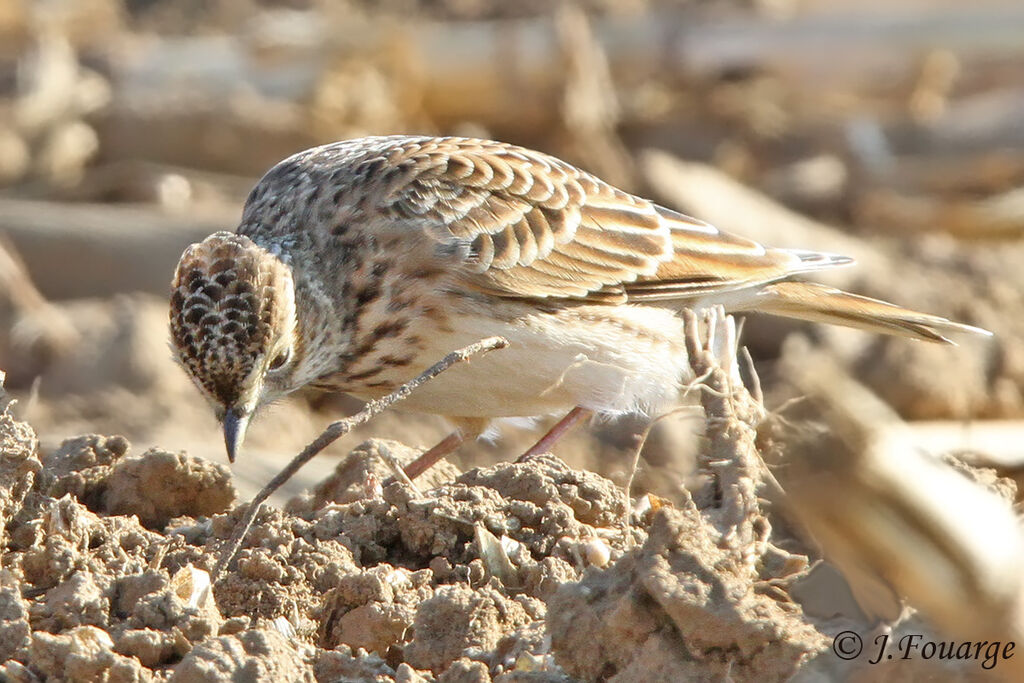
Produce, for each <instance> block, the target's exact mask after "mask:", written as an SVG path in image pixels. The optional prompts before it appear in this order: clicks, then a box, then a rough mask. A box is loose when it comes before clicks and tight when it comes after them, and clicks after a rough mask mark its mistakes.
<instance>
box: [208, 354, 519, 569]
mask: <svg viewBox="0 0 1024 683" xmlns="http://www.w3.org/2000/svg"><path fill="white" fill-rule="evenodd" d="M506 346H508V342H507V341H506V340H505V339H503V338H502V337H488V338H487V339H482V340H480V341H478V342H476V343H475V344H470V345H469V346H466V347H464V348H461V349H459V350H458V351H452V352H451V353H449V354H448V355H447V356H445V357H444V358H442V359H441V360H439V361H438V362H436V363H434V364H433V365H431V366H430V367H429V368H427V369H426V370H424V371H423V372H422V373H421V374H420V375H419V376H418V377H416V378H414V379H412V380H409V381H408V382H406V383H405V384H403V385H402V386H400V387H398V389H396V390H395V391H393V392H391V393H390V394H388V395H387V396H384V397H382V398H378V399H376V400H374V401H370V402H369V403H367V404H366V407H365V408H363V409H362V410H361V411H359V412H358V413H356V414H355V415H352V416H350V417H346V418H344V419H342V420H338V421H336V422H332V423H331V424H329V425H327V428H326V429H324V431H323V432H322V433H321V434H320V436H318V437H317V438H316V439H314V440H313V441H312V442H311V443H310V444H309V445H308V446H306V448H304V449H303V451H302V452H301V453H299V454H298V455H297V456H295V458H293V459H292V461H291V462H290V463H288V466H287V467H285V468H284V469H283V470H281V471H280V472H279V473H278V474H277V476H275V477H274V478H273V479H271V480H270V482H269V483H268V484H267V485H266V486H264V487H263V489H262V490H261V491H260V492H259V493H257V494H256V496H255V497H254V498H253V499H252V502H251V503H250V504H249V509H248V510H247V511H246V513H245V516H244V517H242V519H241V520H239V522H238V525H237V526H236V527H235V531H234V533H233V534H231V538H230V539H229V540H228V543H227V545H226V546H225V547H224V549H223V550H222V551H221V556H220V559H219V560H218V561H217V565H216V566H215V567H214V569H213V582H214V583H216V582H217V581H218V580H219V579H220V578H221V576H222V574H223V573H224V571H225V570H226V569H227V568H228V565H230V564H231V561H232V560H233V559H234V558H235V555H236V554H237V553H238V550H239V548H241V546H242V540H243V539H244V538H245V534H246V533H247V532H248V531H249V527H251V526H252V523H253V521H254V520H255V519H256V516H257V515H258V514H259V512H260V509H261V508H262V507H263V503H264V502H265V501H266V500H267V498H269V497H270V496H271V495H272V494H273V493H274V491H276V490H277V489H278V488H280V487H281V486H282V485H283V484H284V483H285V482H286V481H288V480H289V479H291V477H292V476H293V475H294V474H295V473H296V472H298V471H299V469H300V468H301V467H302V466H303V465H305V464H306V463H307V462H309V461H310V460H312V459H313V457H314V456H315V455H316V454H317V453H319V452H320V451H322V450H323V449H325V448H327V446H329V445H330V444H331V443H332V442H334V441H335V440H337V439H339V438H340V437H342V436H344V435H345V434H348V433H349V432H350V431H352V430H353V429H354V428H355V427H358V426H359V425H361V424H363V423H364V422H366V421H368V420H369V419H370V418H372V417H374V416H376V415H377V414H379V413H381V412H383V411H384V410H385V409H387V408H389V407H390V406H391V405H393V404H394V403H397V402H398V401H401V400H402V399H404V398H406V397H407V396H408V395H409V394H411V393H412V392H413V391H414V390H416V389H417V388H418V387H420V386H421V385H423V384H425V383H427V382H429V381H430V380H432V379H434V378H435V377H437V376H438V375H440V374H441V373H442V372H444V371H445V370H447V369H448V368H450V367H451V366H453V365H455V364H456V363H461V362H462V361H464V360H466V359H467V358H469V357H470V356H474V355H476V354H479V353H486V352H488V351H493V350H495V349H503V348H505V347H506Z"/></svg>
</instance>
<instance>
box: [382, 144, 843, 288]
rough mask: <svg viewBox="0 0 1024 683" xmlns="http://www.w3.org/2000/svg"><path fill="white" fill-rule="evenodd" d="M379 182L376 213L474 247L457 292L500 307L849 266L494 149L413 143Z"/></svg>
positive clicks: (565, 167)
mask: <svg viewBox="0 0 1024 683" xmlns="http://www.w3.org/2000/svg"><path fill="white" fill-rule="evenodd" d="M377 180H378V181H379V182H381V183H382V188H383V191H382V192H381V193H379V194H376V196H377V198H378V199H379V203H378V205H377V206H376V207H375V208H376V209H377V210H378V211H383V212H385V214H386V215H388V216H389V217H391V218H406V219H420V220H426V221H428V222H430V223H435V224H438V225H441V226H444V228H446V229H447V230H448V231H449V232H450V233H451V235H452V236H454V237H455V238H457V239H458V240H460V241H464V243H465V244H467V245H468V247H469V257H468V260H467V265H468V269H467V272H466V273H464V274H463V275H462V276H461V277H462V283H463V284H464V285H466V286H469V287H472V288H475V289H477V290H479V291H481V292H486V293H489V294H492V295H497V296H503V297H510V298H563V299H564V298H570V299H579V300H585V301H590V302H594V303H599V302H608V303H619V302H622V301H626V300H629V301H644V300H646V301H651V300H664V299H675V298H682V297H692V296H702V295H707V294H713V293H715V292H719V291H724V290H728V289H734V288H737V287H744V286H748V285H751V284H755V283H759V282H770V281H773V280H778V279H780V278H783V277H785V276H787V275H790V274H792V273H795V272H802V271H806V270H813V269H816V268H820V267H827V266H829V265H838V264H839V263H842V262H845V261H846V260H844V259H841V258H838V257H832V256H829V255H825V254H817V253H813V252H798V251H788V250H783V249H766V248H765V247H763V246H761V245H760V244H758V243H756V242H752V241H750V240H746V239H743V238H740V237H736V236H733V235H728V234H725V233H722V232H720V231H719V230H717V229H716V228H714V227H712V226H710V225H708V224H707V223H704V222H702V221H699V220H696V219H693V218H689V217H688V216H684V215H682V214H680V213H676V212H674V211H670V210H668V209H665V208H663V207H660V206H657V205H655V204H653V203H651V202H649V201H647V200H645V199H641V198H639V197H635V196H633V195H631V194H628V193H626V192H623V191H622V190H619V189H617V188H615V187H612V186H611V185H609V184H607V183H605V182H603V181H601V180H599V179H597V178H595V177H594V176H592V175H590V174H588V173H585V172H583V171H580V170H579V169H577V168H574V167H573V166H570V165H569V164H567V163H565V162H563V161H560V160H558V159H556V158H554V157H551V156H548V155H545V154H541V153H539V152H533V151H530V150H526V149H523V148H520V147H515V146H512V145H506V144H503V143H498V142H486V141H480V140H467V139H457V138H432V139H412V140H408V141H406V142H405V143H403V144H400V145H397V146H396V147H395V148H394V149H393V151H392V152H391V153H390V156H389V158H388V162H387V164H386V170H385V171H384V172H383V175H378V176H377Z"/></svg>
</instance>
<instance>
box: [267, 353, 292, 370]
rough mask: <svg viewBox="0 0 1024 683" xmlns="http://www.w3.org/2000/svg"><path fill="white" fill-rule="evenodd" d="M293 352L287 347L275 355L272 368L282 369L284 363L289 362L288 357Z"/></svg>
mask: <svg viewBox="0 0 1024 683" xmlns="http://www.w3.org/2000/svg"><path fill="white" fill-rule="evenodd" d="M290 355H291V353H290V352H289V351H288V350H287V349H285V350H284V351H282V352H281V353H279V354H277V355H276V356H274V360H272V361H270V367H269V369H270V370H280V369H281V368H283V367H284V364H285V363H287V362H288V358H289V356H290Z"/></svg>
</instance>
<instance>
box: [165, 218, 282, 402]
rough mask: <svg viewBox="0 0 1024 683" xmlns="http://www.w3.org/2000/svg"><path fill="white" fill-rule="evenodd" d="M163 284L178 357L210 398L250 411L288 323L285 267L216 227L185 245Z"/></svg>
mask: <svg viewBox="0 0 1024 683" xmlns="http://www.w3.org/2000/svg"><path fill="white" fill-rule="evenodd" d="M171 286H172V288H173V291H172V294H171V313H170V316H171V339H172V342H173V345H174V349H175V352H176V354H177V356H178V360H179V362H180V363H181V364H182V365H183V366H184V368H185V370H186V371H187V372H188V374H189V375H190V376H191V377H192V379H193V381H194V382H195V383H196V384H197V385H198V386H199V388H200V389H201V390H203V392H204V393H206V394H207V396H208V397H209V398H211V399H212V400H214V401H215V402H216V403H218V404H220V405H221V406H223V407H225V408H232V407H234V406H237V405H242V406H245V407H247V408H248V409H249V410H251V409H252V408H253V407H254V406H253V405H252V403H253V402H254V401H255V400H256V399H257V398H258V394H259V388H260V387H259V384H260V382H261V381H262V374H263V370H264V368H265V366H266V358H267V357H268V356H269V355H271V354H272V353H273V351H274V345H275V343H276V340H277V339H279V338H280V337H282V336H283V335H284V334H286V333H290V332H291V328H292V327H293V325H294V317H295V314H294V303H293V294H292V279H291V274H290V272H289V269H288V267H287V266H286V265H285V264H284V263H282V262H281V260H280V259H278V258H277V257H276V256H274V255H273V254H272V253H270V252H269V251H267V250H266V249H263V248H262V247H260V246H258V245H257V244H255V243H254V242H253V241H252V240H250V239H249V238H248V237H245V236H242V235H237V234H234V233H229V232H217V233H214V234H213V235H210V236H209V237H207V238H206V239H205V240H203V241H202V242H199V243H197V244H193V245H191V246H190V247H188V248H187V249H186V250H185V252H184V253H183V254H182V256H181V260H180V261H179V262H178V268H177V270H176V271H175V274H174V280H173V282H172V283H171Z"/></svg>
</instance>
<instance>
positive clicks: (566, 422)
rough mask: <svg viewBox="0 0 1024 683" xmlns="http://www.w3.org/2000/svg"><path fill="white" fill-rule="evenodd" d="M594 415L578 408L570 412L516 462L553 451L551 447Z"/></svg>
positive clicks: (592, 412) (590, 411)
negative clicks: (577, 424)
mask: <svg viewBox="0 0 1024 683" xmlns="http://www.w3.org/2000/svg"><path fill="white" fill-rule="evenodd" d="M593 414H594V411H593V410H588V409H586V408H583V407H580V406H576V407H575V408H573V409H572V410H570V411H569V412H568V414H566V416H565V417H563V418H562V419H561V420H559V421H558V422H556V423H555V426H554V427H552V428H551V429H549V430H548V433H547V434H545V435H544V436H542V437H540V440H538V441H537V443H535V444H533V445H532V446H530V447H529V448H528V449H527V450H526V452H525V453H523V454H522V455H521V456H519V459H518V460H516V462H526V461H527V460H529V459H530V458H532V457H533V456H535V455H540V454H541V453H547V452H548V451H550V450H551V446H553V445H554V443H555V442H556V441H558V440H559V439H561V438H562V437H563V436H564V435H565V434H567V433H568V432H569V431H570V430H571V429H572V428H573V427H574V426H576V423H577V422H579V421H581V420H585V419H587V418H588V417H590V416H591V415H593Z"/></svg>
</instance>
